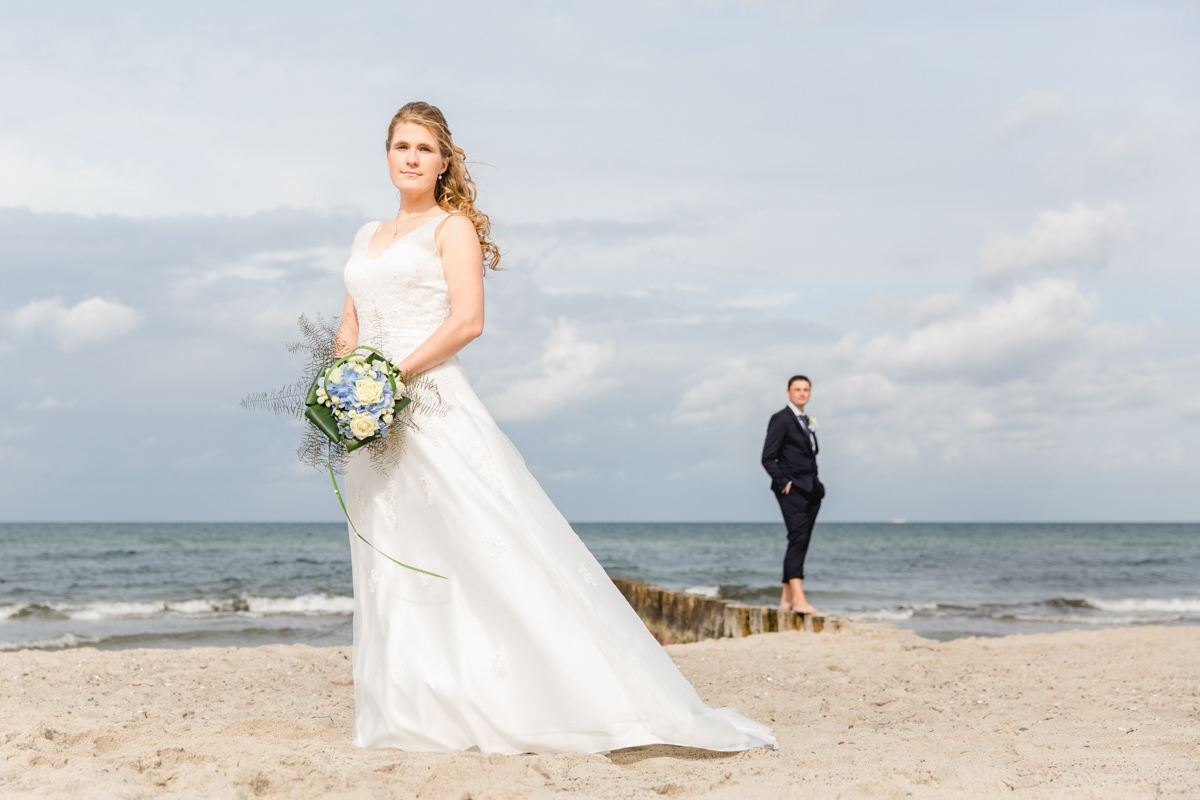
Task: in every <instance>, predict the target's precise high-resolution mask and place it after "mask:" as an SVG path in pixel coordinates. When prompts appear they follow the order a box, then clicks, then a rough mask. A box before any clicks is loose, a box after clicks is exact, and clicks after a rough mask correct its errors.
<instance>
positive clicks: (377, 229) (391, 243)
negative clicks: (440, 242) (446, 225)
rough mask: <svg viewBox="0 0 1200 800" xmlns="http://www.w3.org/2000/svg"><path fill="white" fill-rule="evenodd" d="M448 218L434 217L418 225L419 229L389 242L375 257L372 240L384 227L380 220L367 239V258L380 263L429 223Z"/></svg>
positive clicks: (443, 215)
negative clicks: (380, 260)
mask: <svg viewBox="0 0 1200 800" xmlns="http://www.w3.org/2000/svg"><path fill="white" fill-rule="evenodd" d="M447 216H449V214H442V215H440V216H436V217H434V218H432V219H430V220H426V221H425V222H422V223H421V224H420V225H418V226H417V227H415V228H413V229H412V230H411V231H409V232H408V233H406V234H404V235H403V236H398V237H396V238H395V239H393V240H392V241H391V242H389V243H388V246H387V247H385V248H383V249H382V250H380V251H379V255H377V256H373V255H371V239H374V238H375V234H377V233H379V229H380V228H382V227H383V221H382V220H380V221H378V222H376V223H375V230H373V231H371V236H370V237H369V238H368V239H367V258H368V259H370V260H371V261H378V260H379V259H381V258H383V257H384V256H385V255H387V252H388V251H389V250H391V249H392V248H393V247H395V246H396V245H397V244H399V243H400V242H403V241H404V240H405V239H407V238H408V237H410V236H412V235H413V234H415V233H416V232H417V231H419V230H421V229H422V228H424V227H425V226H426V225H428V224H429V223H431V222H437V221H438V220H441V219H444V218H445V217H447Z"/></svg>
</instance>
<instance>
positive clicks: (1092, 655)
mask: <svg viewBox="0 0 1200 800" xmlns="http://www.w3.org/2000/svg"><path fill="white" fill-rule="evenodd" d="M667 650H668V652H669V653H670V654H671V657H672V658H673V659H674V660H675V662H676V664H678V665H679V668H680V670H682V672H683V673H684V675H686V676H687V677H688V678H689V679H690V680H691V681H692V682H693V683H694V685H695V686H696V688H697V690H698V691H699V693H700V696H701V697H703V698H704V699H705V700H706V701H707V702H708V703H710V704H711V705H714V706H734V707H736V708H738V709H739V710H740V711H742V712H743V713H746V714H749V715H750V716H752V717H755V718H757V719H759V720H761V721H763V722H766V723H769V724H771V725H772V726H773V727H774V729H775V733H776V735H777V737H778V739H779V744H780V748H779V750H778V751H770V750H761V749H760V750H756V751H751V752H745V753H736V754H716V753H707V752H699V751H692V750H687V749H683V748H673V747H660V746H654V747H643V748H635V749H630V750H622V751H616V752H613V753H610V754H607V755H540V756H539V755H528V756H517V757H501V756H490V757H487V756H479V755H476V754H471V753H456V754H451V755H434V754H408V753H402V752H397V751H364V750H359V749H357V748H355V747H353V746H352V745H351V744H350V740H349V730H350V725H351V722H352V718H353V686H352V682H351V673H350V660H349V655H350V649H349V648H347V647H327V648H314V647H308V646H302V645H294V646H285V645H272V646H267V647H257V648H196V649H191V650H120V651H97V650H94V649H78V650H67V651H58V652H42V651H20V652H15V653H5V654H0V698H2V702H0V736H2V737H3V738H2V739H0V741H2V742H3V744H2V745H0V754H2V758H0V794H2V795H3V796H4V797H5V798H13V797H79V798H141V797H156V796H171V797H196V798H252V797H281V798H316V797H333V798H336V797H346V798H350V797H353V798H418V797H419V798H472V799H473V800H482V799H483V798H496V800H500V799H501V798H524V797H530V798H541V797H552V796H554V797H557V796H571V797H580V798H588V797H596V798H601V797H603V798H608V797H620V798H642V797H645V798H656V797H723V798H777V797H778V798H784V797H789V798H794V797H805V798H825V797H829V798H835V797H847V798H849V797H888V798H892V797H894V798H905V797H914V798H922V797H951V796H959V797H968V796H969V797H992V796H996V797H1009V796H1012V794H1013V792H1017V793H1019V794H1020V795H1021V796H1025V797H1071V798H1074V797H1080V798H1084V797H1086V798H1098V797H1106V798H1107V797H1112V798H1118V797H1119V798H1131V797H1161V796H1178V797H1196V796H1200V627H1152V628H1142V629H1117V630H1101V631H1070V632H1065V633H1056V634H1044V635H1030V636H1011V637H1007V638H1003V639H978V638H974V639H960V640H956V641H951V642H946V643H940V642H935V641H931V640H928V639H922V638H919V637H917V636H916V635H914V634H912V633H911V632H907V631H899V630H896V629H895V628H892V627H890V626H883V625H871V624H862V623H856V624H852V625H849V626H847V627H846V628H845V629H844V630H842V631H841V632H839V633H825V634H811V633H779V634H765V635H759V636H751V637H748V638H745V639H721V640H710V641H704V642H699V643H695V644H686V645H671V646H669V647H668V648H667Z"/></svg>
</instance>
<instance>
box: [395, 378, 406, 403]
mask: <svg viewBox="0 0 1200 800" xmlns="http://www.w3.org/2000/svg"><path fill="white" fill-rule="evenodd" d="M401 397H404V382H403V381H401V380H400V379H399V378H397V379H396V398H397V399H399V398H401Z"/></svg>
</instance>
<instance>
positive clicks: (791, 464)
mask: <svg viewBox="0 0 1200 800" xmlns="http://www.w3.org/2000/svg"><path fill="white" fill-rule="evenodd" d="M814 445H815V446H814ZM820 451H821V447H820V444H818V443H817V434H816V433H813V435H812V440H811V441H810V440H809V438H808V434H806V433H805V432H804V428H803V427H801V425H800V420H798V419H796V414H795V412H793V411H792V409H791V407H787V408H784V409H783V410H782V411H778V412H776V413H775V415H774V416H773V417H771V421H770V422H768V423H767V439H766V441H765V442H764V443H763V454H762V465H763V469H765V470H766V471H767V473H768V474H769V475H770V476H771V489H772V491H774V492H775V493H776V494H781V493H782V492H783V489H784V487H785V486H787V485H788V484H789V483H790V484H792V491H796V490H797V489H798V490H800V492H801V493H803V494H804V495H805V496H806V497H813V498H815V499H817V500H819V499H821V498H822V497H824V496H825V487H824V486H822V485H821V481H820V480H819V479H818V478H817V453H819V452H820Z"/></svg>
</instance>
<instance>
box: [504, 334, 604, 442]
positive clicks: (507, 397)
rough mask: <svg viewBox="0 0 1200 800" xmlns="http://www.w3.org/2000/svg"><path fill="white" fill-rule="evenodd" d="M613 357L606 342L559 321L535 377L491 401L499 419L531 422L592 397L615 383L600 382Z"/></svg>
mask: <svg viewBox="0 0 1200 800" xmlns="http://www.w3.org/2000/svg"><path fill="white" fill-rule="evenodd" d="M612 358H613V346H612V343H611V342H607V341H595V342H593V341H586V340H583V339H581V338H580V337H579V332H578V330H577V328H576V326H575V324H574V323H572V322H570V321H568V320H567V319H565V318H560V319H559V320H558V321H557V322H556V323H555V324H554V327H553V328H552V329H551V331H550V335H549V336H548V337H546V341H545V344H544V345H543V347H542V354H541V356H540V358H539V359H538V361H537V365H536V371H537V372H538V374H537V375H536V376H534V377H530V378H523V379H518V380H515V381H512V382H511V383H509V384H508V385H507V386H506V387H505V388H504V389H503V390H502V391H500V392H498V393H496V394H493V395H491V396H490V397H489V398H488V402H487V405H488V408H489V409H491V412H492V414H493V416H495V417H496V419H499V420H512V421H518V420H531V419H540V418H542V417H545V416H548V415H549V414H552V413H553V412H555V411H558V410H559V409H562V408H565V407H566V406H567V405H569V404H570V403H573V402H576V401H579V400H583V399H584V398H590V397H592V396H594V395H595V394H596V393H597V392H598V391H601V390H604V389H608V388H610V387H612V386H613V385H614V384H615V381H613V380H611V379H598V378H597V377H596V373H597V371H598V370H599V369H600V368H601V367H602V366H604V365H605V364H607V363H608V362H609V361H611V360H612Z"/></svg>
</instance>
